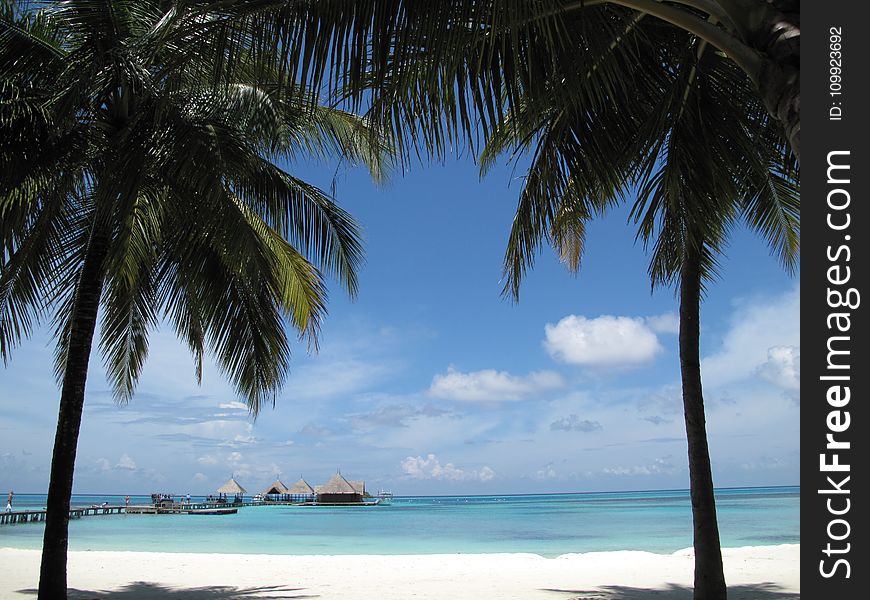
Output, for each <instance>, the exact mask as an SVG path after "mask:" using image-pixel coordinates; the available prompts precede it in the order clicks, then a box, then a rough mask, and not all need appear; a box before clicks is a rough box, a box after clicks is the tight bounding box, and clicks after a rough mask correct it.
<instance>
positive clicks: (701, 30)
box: [221, 0, 800, 158]
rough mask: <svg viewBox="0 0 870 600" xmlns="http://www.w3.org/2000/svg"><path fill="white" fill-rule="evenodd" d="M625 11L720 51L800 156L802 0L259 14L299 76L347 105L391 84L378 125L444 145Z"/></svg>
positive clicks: (530, 1) (331, 0) (369, 6)
mask: <svg viewBox="0 0 870 600" xmlns="http://www.w3.org/2000/svg"><path fill="white" fill-rule="evenodd" d="M253 1H254V0H226V1H225V2H222V3H221V4H222V5H225V6H242V5H245V4H249V3H252V2H253ZM257 4H259V5H260V6H261V7H265V6H267V5H269V6H273V5H275V4H276V2H275V1H272V2H270V1H267V0H260V1H259V2H257ZM626 13H627V14H629V15H631V18H634V19H639V18H644V17H651V20H656V21H660V22H661V23H662V24H666V26H667V28H668V29H671V30H672V32H673V33H677V32H681V33H683V34H686V33H688V34H692V35H694V36H695V37H696V38H697V39H699V40H702V41H704V42H706V43H707V44H708V45H710V46H712V47H713V48H715V49H717V50H719V51H721V52H722V53H724V55H725V56H727V57H728V59H729V60H730V61H731V62H733V64H734V65H735V66H736V67H737V69H738V70H739V72H740V76H741V77H743V78H745V79H747V80H748V84H749V86H750V88H751V89H752V90H753V96H755V97H756V98H757V99H758V100H760V101H761V103H762V105H763V106H764V108H765V109H766V110H767V112H768V114H769V116H770V117H771V118H772V119H773V120H775V121H777V122H778V123H779V124H780V129H779V130H780V132H781V134H782V135H783V136H784V139H785V140H787V142H788V143H789V145H790V147H791V151H792V152H793V154H794V155H795V156H797V157H798V158H799V157H800V2H799V0H468V1H467V2H455V1H453V0H446V1H439V0H430V1H427V2H412V1H407V0H361V1H358V2H354V3H353V5H352V7H350V6H349V5H348V4H347V3H346V2H344V1H343V0H319V1H318V2H305V1H303V0H297V1H291V2H284V3H283V8H282V9H281V11H279V12H277V13H269V12H264V13H263V17H262V20H261V21H260V22H259V23H260V25H261V27H266V28H271V29H270V30H271V31H273V32H274V33H275V34H276V35H279V36H284V37H283V38H281V39H285V40H287V44H286V46H287V48H290V49H291V52H290V57H289V61H290V63H291V64H293V65H294V67H295V68H296V69H297V70H298V72H299V73H300V75H301V76H302V78H303V81H304V82H306V83H310V84H312V85H319V84H321V83H322V82H323V81H324V78H325V76H326V75H327V74H329V83H330V84H331V85H333V87H334V88H335V89H341V90H343V91H349V93H350V96H351V97H353V98H354V100H355V104H356V103H360V102H368V101H369V100H370V99H371V98H372V94H373V95H374V98H375V99H377V98H379V97H381V94H382V92H384V91H385V90H388V97H389V100H390V101H389V102H387V103H386V104H387V106H388V108H386V109H385V111H386V112H385V114H384V119H383V122H382V123H381V124H382V125H383V126H385V127H387V129H388V130H393V133H400V132H401V133H404V134H408V133H410V132H408V131H407V130H406V127H405V125H403V124H402V123H403V122H405V123H407V122H408V121H410V122H413V123H417V124H424V125H421V127H420V131H417V132H416V133H415V136H419V138H420V139H421V141H423V142H425V144H426V145H427V146H429V145H430V144H434V146H435V147H436V148H439V149H443V147H444V144H445V142H451V141H455V140H451V139H449V138H450V137H451V135H452V133H455V130H456V129H457V128H458V129H465V130H466V133H470V134H472V135H473V134H474V132H475V130H476V129H477V128H478V127H479V126H481V127H483V129H484V130H485V129H486V128H487V127H488V125H490V123H488V121H489V120H491V119H495V120H496V121H498V120H499V119H500V118H501V117H502V116H503V114H501V112H500V109H501V107H502V104H506V105H507V106H509V107H510V108H511V110H513V109H514V108H515V106H514V105H513V102H514V100H516V99H517V98H518V97H519V94H520V92H521V91H522V88H525V87H526V86H528V85H533V84H534V83H535V82H536V80H537V79H538V75H539V71H540V68H541V66H542V64H543V62H542V61H543V59H544V57H546V56H550V57H552V56H554V55H559V56H560V57H563V56H564V52H565V51H566V50H570V51H571V52H573V53H575V54H578V56H576V57H575V61H576V60H580V61H583V60H585V61H589V62H594V61H595V60H596V59H597V58H598V56H599V55H598V54H596V52H597V50H596V48H594V47H588V46H586V45H585V40H586V36H587V35H589V34H593V35H594V33H595V31H596V29H598V28H600V27H604V28H608V26H609V25H608V23H609V22H610V21H611V20H612V15H614V14H626ZM577 25H579V27H578V26H577ZM291 30H292V32H293V34H290V33H288V31H291ZM291 40H292V42H291ZM544 62H545V61H544ZM566 70H567V69H566ZM626 73H627V71H625V70H623V71H622V72H621V74H622V75H625V74H626ZM502 84H506V87H505V88H502V87H501V86H502ZM517 86H519V87H517ZM396 89H400V90H402V91H401V92H400V93H398V94H397V93H396V91H395V90H396ZM502 93H506V97H505V98H503V100H504V101H505V102H504V103H501V104H500V103H499V102H498V101H497V99H498V98H500V95H501V94H502ZM470 106H474V107H475V108H476V109H477V111H478V113H479V114H478V115H477V116H478V117H479V118H481V119H482V120H483V122H482V123H481V122H477V121H475V119H473V118H472V117H471V114H470V112H469V111H468V110H467V109H468V107H470ZM460 107H461V108H460ZM396 130H401V131H396ZM447 147H449V144H447Z"/></svg>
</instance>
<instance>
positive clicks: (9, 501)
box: [6, 490, 15, 512]
mask: <svg viewBox="0 0 870 600" xmlns="http://www.w3.org/2000/svg"><path fill="white" fill-rule="evenodd" d="M14 495H15V494H13V493H12V490H9V497H8V498H6V512H12V496H14Z"/></svg>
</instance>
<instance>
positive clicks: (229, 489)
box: [217, 477, 248, 495]
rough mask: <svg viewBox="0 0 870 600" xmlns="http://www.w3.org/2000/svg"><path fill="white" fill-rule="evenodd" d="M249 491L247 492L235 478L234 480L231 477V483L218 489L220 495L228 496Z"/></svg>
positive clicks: (228, 482)
mask: <svg viewBox="0 0 870 600" xmlns="http://www.w3.org/2000/svg"><path fill="white" fill-rule="evenodd" d="M247 491H248V490H246V489H245V488H243V487H242V486H241V485H239V482H238V481H236V480H235V478H233V477H230V479H229V481H227V482H226V483H225V484H223V485H222V486H220V487H219V488H218V489H217V493H218V494H227V495H229V494H233V495H235V494H244V493H245V492H247Z"/></svg>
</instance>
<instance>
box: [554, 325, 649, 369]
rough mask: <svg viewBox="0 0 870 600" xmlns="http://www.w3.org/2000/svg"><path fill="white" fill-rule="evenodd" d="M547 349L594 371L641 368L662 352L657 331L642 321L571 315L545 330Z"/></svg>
mask: <svg viewBox="0 0 870 600" xmlns="http://www.w3.org/2000/svg"><path fill="white" fill-rule="evenodd" d="M544 331H545V333H546V340H545V341H544V347H545V348H546V349H547V352H549V353H550V356H552V357H553V358H554V359H556V360H558V361H560V362H565V363H569V364H574V365H583V366H590V367H619V366H637V365H641V364H644V363H648V362H650V361H651V360H652V359H653V358H654V357H655V355H656V354H658V353H659V352H661V351H662V346H661V344H659V340H658V337H656V334H655V332H654V331H653V329H652V328H651V327H650V326H649V325H648V324H647V323H646V321H645V320H644V319H642V318H639V317H614V316H610V315H604V316H601V317H597V318H594V319H587V318H586V317H582V316H577V315H569V316H567V317H565V318H564V319H562V320H561V321H559V322H558V323H556V324H555V325H553V324H551V323H547V325H546V326H545V327H544Z"/></svg>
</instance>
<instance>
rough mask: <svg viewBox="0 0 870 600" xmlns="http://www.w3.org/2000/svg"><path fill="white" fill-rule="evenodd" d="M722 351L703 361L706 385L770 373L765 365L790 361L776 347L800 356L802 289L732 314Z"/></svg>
mask: <svg viewBox="0 0 870 600" xmlns="http://www.w3.org/2000/svg"><path fill="white" fill-rule="evenodd" d="M730 321H731V322H730V327H729V329H728V331H727V332H726V334H725V335H724V337H723V339H722V344H721V346H720V348H719V349H718V350H717V351H716V352H714V353H713V354H711V355H709V356H706V357H705V358H704V360H703V361H702V362H701V373H702V374H703V376H704V384H705V385H707V386H718V385H724V384H727V383H731V382H734V381H739V380H742V379H747V378H751V377H759V376H761V377H764V376H765V374H768V375H769V374H770V373H771V371H770V370H767V369H766V368H765V367H764V365H765V364H767V363H769V362H770V360H771V358H772V357H771V351H774V354H775V355H776V356H774V357H773V359H774V360H779V359H785V358H787V357H786V356H785V355H784V354H783V353H782V352H781V351H777V350H775V349H776V348H782V347H790V348H792V349H793V350H792V351H791V352H792V353H793V356H797V355H799V354H800V327H799V323H800V290H799V289H798V288H794V289H793V290H791V291H789V292H787V293H785V294H782V295H779V296H772V297H771V296H768V297H757V298H753V299H751V300H750V301H743V302H742V303H741V304H739V305H738V306H737V310H736V311H735V313H734V314H733V315H732V317H731V320H730Z"/></svg>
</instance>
